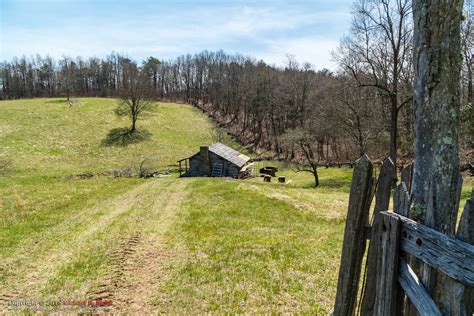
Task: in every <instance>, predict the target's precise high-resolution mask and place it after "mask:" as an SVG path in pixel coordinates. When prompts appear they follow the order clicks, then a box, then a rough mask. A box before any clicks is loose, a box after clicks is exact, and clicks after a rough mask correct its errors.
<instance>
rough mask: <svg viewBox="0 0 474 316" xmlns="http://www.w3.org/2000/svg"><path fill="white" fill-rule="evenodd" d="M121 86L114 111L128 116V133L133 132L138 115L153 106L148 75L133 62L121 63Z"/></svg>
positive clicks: (148, 110)
mask: <svg viewBox="0 0 474 316" xmlns="http://www.w3.org/2000/svg"><path fill="white" fill-rule="evenodd" d="M123 69H124V72H123V87H122V89H121V91H120V101H119V106H118V107H117V108H116V110H115V113H116V114H117V115H118V116H128V117H130V120H131V121H132V125H131V127H130V131H129V132H130V133H133V132H135V130H136V122H137V120H138V119H139V118H140V117H143V116H144V115H145V114H147V113H149V112H151V111H152V110H153V109H154V107H155V102H154V100H153V99H152V91H151V88H150V85H149V82H148V77H147V75H146V74H145V73H143V72H142V70H141V69H140V68H138V67H137V65H136V64H135V63H133V62H130V61H127V62H126V63H124V65H123Z"/></svg>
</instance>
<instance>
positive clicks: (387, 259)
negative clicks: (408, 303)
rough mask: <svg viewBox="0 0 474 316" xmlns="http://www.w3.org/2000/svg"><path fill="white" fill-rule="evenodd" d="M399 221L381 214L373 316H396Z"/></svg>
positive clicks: (387, 214)
mask: <svg viewBox="0 0 474 316" xmlns="http://www.w3.org/2000/svg"><path fill="white" fill-rule="evenodd" d="M400 223H401V222H400V219H399V218H398V217H394V216H390V215H389V213H387V212H382V213H381V225H380V226H381V232H380V240H379V242H380V256H379V266H378V267H379V270H378V271H377V276H376V290H377V295H376V297H375V306H374V315H397V314H399V308H400V306H399V304H397V297H398V295H397V290H398V282H397V281H398V259H399V258H398V247H399V242H400V227H401V226H400Z"/></svg>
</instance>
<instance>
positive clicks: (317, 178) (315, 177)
mask: <svg viewBox="0 0 474 316" xmlns="http://www.w3.org/2000/svg"><path fill="white" fill-rule="evenodd" d="M311 167H312V168H313V172H312V173H313V176H314V188H315V189H316V188H317V187H318V186H319V175H318V167H317V166H316V165H312V166H311Z"/></svg>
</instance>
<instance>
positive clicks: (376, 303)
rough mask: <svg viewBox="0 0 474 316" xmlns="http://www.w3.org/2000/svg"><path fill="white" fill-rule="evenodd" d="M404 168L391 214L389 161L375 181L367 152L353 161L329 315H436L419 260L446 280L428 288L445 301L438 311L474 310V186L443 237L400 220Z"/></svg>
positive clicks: (404, 203)
mask: <svg viewBox="0 0 474 316" xmlns="http://www.w3.org/2000/svg"><path fill="white" fill-rule="evenodd" d="M412 170H413V168H412V166H411V165H410V166H407V167H406V168H404V169H403V171H402V175H401V183H400V184H399V185H398V187H396V190H395V192H394V197H393V205H394V211H393V212H391V211H387V210H388V209H389V202H390V196H391V190H392V187H393V186H394V180H393V179H395V177H396V168H395V166H394V165H393V163H392V161H391V160H390V159H389V158H387V159H386V160H385V161H384V162H383V165H382V167H381V170H380V174H379V177H378V180H377V181H375V178H374V177H373V165H372V162H371V161H370V159H369V158H368V157H367V156H363V157H361V158H360V159H359V160H358V161H357V162H356V164H355V166H354V174H353V178H352V184H351V191H350V197H349V209H348V214H347V221H346V227H345V231H344V243H343V247H342V256H341V265H340V270H339V280H338V287H337V294H336V302H335V306H334V312H333V315H336V316H339V315H354V314H356V313H357V314H360V315H416V314H419V315H442V314H443V313H442V312H441V311H440V308H439V307H438V306H437V305H436V304H435V300H434V299H433V298H432V296H433V293H428V291H427V290H426V288H425V287H424V286H423V284H422V282H421V281H420V278H419V277H418V276H417V274H416V273H415V272H414V271H415V270H418V269H419V268H418V267H419V266H420V265H421V263H424V264H426V265H428V266H429V267H431V269H436V270H438V271H440V272H441V273H442V274H443V275H445V276H447V279H448V281H447V282H446V284H447V285H446V286H445V287H443V289H437V292H439V291H442V292H443V293H441V296H440V295H438V294H439V293H436V294H437V297H442V299H443V300H447V301H444V303H445V304H443V305H444V306H449V307H450V308H449V310H444V311H443V312H444V314H449V315H474V314H473V313H474V245H473V244H474V190H473V193H472V195H471V198H470V200H468V201H467V203H466V205H465V207H464V210H463V212H462V214H461V218H460V220H459V224H458V229H457V232H456V236H455V237H450V236H447V235H445V234H442V233H440V232H438V231H436V230H433V229H431V228H429V227H427V226H424V225H422V224H420V223H417V222H415V221H413V220H411V219H410V218H408V216H409V202H410V194H409V192H410V189H411V181H412ZM375 188H377V189H375ZM374 197H375V199H376V201H375V207H374V212H373V220H372V222H371V225H369V213H370V206H371V203H372V199H373V198H374ZM369 240H370V244H369V248H368V251H367V256H366V261H365V265H363V261H364V255H365V250H366V247H367V243H368V241H369ZM363 267H365V270H364V271H362V268H363ZM414 267H416V269H415V268H414ZM362 272H363V273H362ZM361 274H362V275H363V277H362V278H361ZM360 279H362V283H360V282H359V281H360Z"/></svg>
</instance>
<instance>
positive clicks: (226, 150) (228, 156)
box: [209, 143, 250, 168]
mask: <svg viewBox="0 0 474 316" xmlns="http://www.w3.org/2000/svg"><path fill="white" fill-rule="evenodd" d="M209 151H210V152H212V153H214V154H216V155H218V156H220V157H222V158H224V159H225V160H227V161H230V162H232V163H233V164H234V165H236V166H237V167H239V168H242V167H243V166H244V165H245V164H246V163H247V161H249V160H250V157H248V156H245V155H244V154H241V153H239V152H238V151H237V150H234V149H232V148H230V147H229V146H226V145H224V144H222V143H215V144H211V145H209Z"/></svg>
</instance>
